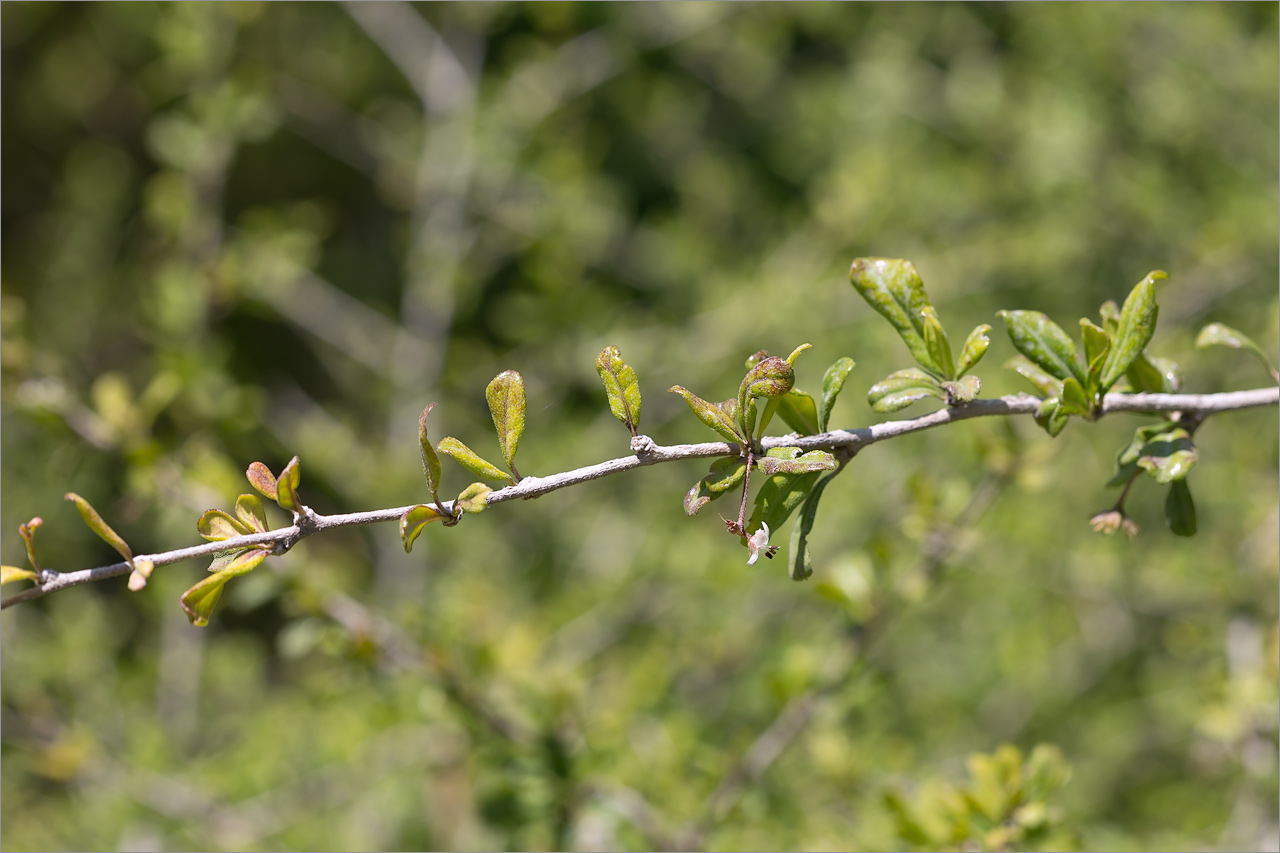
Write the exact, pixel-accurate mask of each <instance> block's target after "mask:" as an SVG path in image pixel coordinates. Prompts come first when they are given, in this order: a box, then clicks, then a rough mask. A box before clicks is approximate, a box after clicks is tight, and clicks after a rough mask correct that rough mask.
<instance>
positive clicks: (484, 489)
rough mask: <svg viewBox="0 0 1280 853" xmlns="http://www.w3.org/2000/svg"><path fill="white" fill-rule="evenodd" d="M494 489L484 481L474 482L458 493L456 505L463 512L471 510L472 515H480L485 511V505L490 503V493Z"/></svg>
mask: <svg viewBox="0 0 1280 853" xmlns="http://www.w3.org/2000/svg"><path fill="white" fill-rule="evenodd" d="M492 491H493V489H491V488H489V487H488V486H486V485H485V484H484V483H472V484H471V485H470V486H467V487H466V488H465V489H463V490H462V494H460V495H458V499H457V500H456V501H454V504H453V505H454V507H455V508H456V509H460V510H462V511H463V512H469V513H471V514H472V515H478V514H479V513H482V512H484V510H485V507H487V506H488V505H489V493H490V492H492Z"/></svg>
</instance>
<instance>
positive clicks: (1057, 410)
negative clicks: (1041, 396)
mask: <svg viewBox="0 0 1280 853" xmlns="http://www.w3.org/2000/svg"><path fill="white" fill-rule="evenodd" d="M1067 418H1068V413H1067V412H1066V411H1065V410H1064V409H1063V407H1062V401H1061V400H1059V399H1058V398H1057V397H1049V398H1047V399H1045V400H1042V401H1040V407H1039V408H1037V409H1036V414H1035V420H1036V423H1037V424H1039V425H1040V427H1041V429H1043V430H1044V431H1045V432H1047V433H1049V437H1050V438H1057V437H1058V435H1059V433H1061V432H1062V429H1063V427H1065V426H1066V425H1067Z"/></svg>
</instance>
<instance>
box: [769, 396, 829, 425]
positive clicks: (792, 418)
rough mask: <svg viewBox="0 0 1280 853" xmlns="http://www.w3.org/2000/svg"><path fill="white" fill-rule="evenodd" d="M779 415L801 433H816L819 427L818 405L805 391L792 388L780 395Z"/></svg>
mask: <svg viewBox="0 0 1280 853" xmlns="http://www.w3.org/2000/svg"><path fill="white" fill-rule="evenodd" d="M777 399H778V415H779V416H780V417H781V418H782V419H783V420H784V421H786V423H787V426H789V427H791V428H792V429H793V430H795V431H796V432H798V433H799V434H800V435H814V434H816V433H818V432H820V431H821V430H819V429H818V406H817V404H816V403H814V401H813V397H810V396H809V395H808V394H806V393H805V392H804V391H800V390H797V389H795V388H792V389H791V390H790V391H788V392H787V393H786V394H784V395H783V396H781V397H778V398H777Z"/></svg>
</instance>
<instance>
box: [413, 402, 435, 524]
mask: <svg viewBox="0 0 1280 853" xmlns="http://www.w3.org/2000/svg"><path fill="white" fill-rule="evenodd" d="M435 407H436V404H435V403H428V404H427V407H426V408H425V409H423V410H422V414H421V415H419V416H418V447H419V448H420V453H421V456H422V473H423V476H425V477H426V478H427V489H428V490H429V491H430V492H431V497H432V499H433V500H436V501H439V500H440V498H439V495H438V494H437V493H438V492H439V490H440V457H439V456H437V455H436V449H435V448H434V447H432V446H431V438H430V436H428V435H427V416H428V415H430V414H431V410H432V409H434V408H435Z"/></svg>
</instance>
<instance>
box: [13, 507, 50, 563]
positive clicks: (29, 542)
mask: <svg viewBox="0 0 1280 853" xmlns="http://www.w3.org/2000/svg"><path fill="white" fill-rule="evenodd" d="M43 524H44V519H43V518H41V517H40V516H38V515H37V516H36V517H35V518H33V519H31V520H30V521H28V522H27V523H26V524H19V525H18V535H19V536H21V537H22V544H23V545H24V546H26V549H27V562H29V563H31V568H33V569H35V570H36V571H37V572H38V571H40V570H41V566H40V560H39V559H38V558H37V557H36V531H37V530H39V529H40V527H41V525H43Z"/></svg>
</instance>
